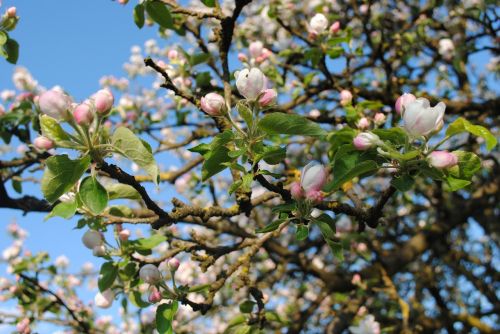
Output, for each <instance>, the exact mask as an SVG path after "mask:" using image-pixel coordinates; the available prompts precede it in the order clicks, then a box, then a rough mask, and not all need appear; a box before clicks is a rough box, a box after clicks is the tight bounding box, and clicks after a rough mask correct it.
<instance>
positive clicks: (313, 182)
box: [300, 161, 328, 196]
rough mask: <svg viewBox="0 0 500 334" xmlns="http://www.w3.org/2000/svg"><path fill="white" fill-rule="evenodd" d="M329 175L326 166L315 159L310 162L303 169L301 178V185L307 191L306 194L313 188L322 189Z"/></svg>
mask: <svg viewBox="0 0 500 334" xmlns="http://www.w3.org/2000/svg"><path fill="white" fill-rule="evenodd" d="M327 176H328V175H327V174H326V169H325V166H323V165H321V164H318V163H317V162H315V161H312V162H310V163H308V164H307V165H306V166H305V167H304V168H303V169H302V175H301V178H300V185H301V186H302V189H304V191H305V192H306V196H307V193H308V192H309V191H311V190H316V191H320V190H321V188H323V186H324V185H325V183H326V179H327Z"/></svg>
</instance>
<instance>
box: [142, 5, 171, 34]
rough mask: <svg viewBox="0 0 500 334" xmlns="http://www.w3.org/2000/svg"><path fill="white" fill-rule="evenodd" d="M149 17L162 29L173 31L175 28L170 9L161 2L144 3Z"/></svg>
mask: <svg viewBox="0 0 500 334" xmlns="http://www.w3.org/2000/svg"><path fill="white" fill-rule="evenodd" d="M144 5H145V8H146V12H147V13H148V15H149V17H151V19H152V20H153V21H155V22H156V23H158V24H159V25H160V27H162V28H166V29H172V28H173V27H174V25H173V21H172V15H170V10H169V9H168V7H167V6H166V5H165V4H163V3H161V2H160V1H148V2H145V3H144Z"/></svg>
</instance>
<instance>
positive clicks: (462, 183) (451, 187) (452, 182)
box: [446, 176, 471, 191]
mask: <svg viewBox="0 0 500 334" xmlns="http://www.w3.org/2000/svg"><path fill="white" fill-rule="evenodd" d="M470 183H471V182H470V181H467V180H462V179H456V178H454V177H453V176H448V177H447V178H446V184H447V185H448V187H447V189H446V190H448V191H457V190H459V189H462V188H465V187H467V186H468V185H469V184H470Z"/></svg>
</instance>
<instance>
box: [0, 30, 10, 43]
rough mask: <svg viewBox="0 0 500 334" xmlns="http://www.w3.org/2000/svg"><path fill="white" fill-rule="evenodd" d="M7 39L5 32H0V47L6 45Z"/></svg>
mask: <svg viewBox="0 0 500 334" xmlns="http://www.w3.org/2000/svg"><path fill="white" fill-rule="evenodd" d="M8 39H9V35H7V33H6V32H4V31H2V30H0V46H2V45H4V44H5V43H7V40H8Z"/></svg>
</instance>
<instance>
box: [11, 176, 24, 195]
mask: <svg viewBox="0 0 500 334" xmlns="http://www.w3.org/2000/svg"><path fill="white" fill-rule="evenodd" d="M12 188H14V190H15V191H16V193H18V194H22V193H23V183H22V182H21V181H20V180H18V179H12Z"/></svg>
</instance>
